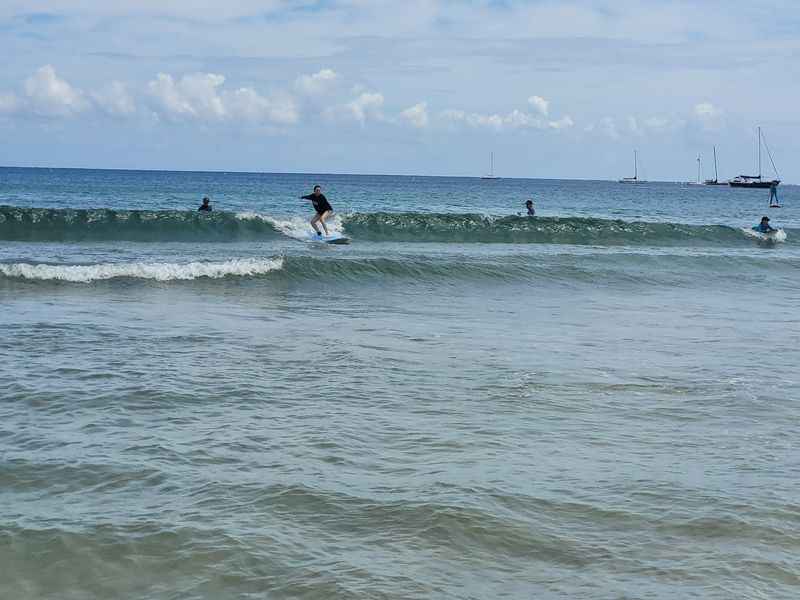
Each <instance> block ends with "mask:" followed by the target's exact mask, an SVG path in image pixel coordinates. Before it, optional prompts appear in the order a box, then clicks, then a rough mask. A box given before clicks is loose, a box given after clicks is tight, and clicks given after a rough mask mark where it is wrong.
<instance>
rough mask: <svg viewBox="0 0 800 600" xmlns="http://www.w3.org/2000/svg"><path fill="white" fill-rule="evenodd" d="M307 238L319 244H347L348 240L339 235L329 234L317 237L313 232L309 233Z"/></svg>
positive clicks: (344, 236)
mask: <svg viewBox="0 0 800 600" xmlns="http://www.w3.org/2000/svg"><path fill="white" fill-rule="evenodd" d="M308 238H309V240H310V241H312V242H320V243H322V244H349V243H350V238H349V237H347V236H346V235H343V234H341V233H336V232H334V233H331V234H329V235H317V234H316V233H315V232H313V231H312V232H310V233H309V234H308Z"/></svg>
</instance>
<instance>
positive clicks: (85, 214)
mask: <svg viewBox="0 0 800 600" xmlns="http://www.w3.org/2000/svg"><path fill="white" fill-rule="evenodd" d="M331 228H332V229H333V230H334V231H342V232H344V233H346V234H347V235H349V236H351V237H352V238H354V239H355V240H358V241H375V242H382V241H392V242H440V243H471V242H479V243H480V242H482V243H511V244H536V243H544V244H577V245H598V246H617V245H619V246H623V245H625V246H637V245H647V246H709V245H711V246H714V245H716V246H725V245H737V244H752V243H753V241H754V238H753V236H752V235H750V234H749V233H748V231H746V230H742V229H739V228H736V227H728V226H725V225H686V224H682V223H650V222H642V221H634V222H630V221H621V220H612V219H599V218H589V217H564V218H560V217H537V218H533V219H531V218H528V217H518V216H505V217H492V216H486V215H479V214H453V213H388V212H375V213H354V214H350V215H344V216H341V217H336V218H335V219H334V220H333V221H332V222H331ZM309 231H310V228H309V226H308V223H307V221H306V220H305V218H303V217H274V216H270V215H263V214H259V213H253V212H248V213H226V212H212V213H199V212H196V211H174V210H166V211H146V210H112V209H85V210H80V209H50V208H18V207H11V206H0V240H7V241H30V242H59V241H116V240H119V241H138V242H170V241H208V242H214V241H219V242H228V241H231V242H232V241H248V240H270V239H277V238H280V237H291V238H298V239H306V238H307V236H308V232H309ZM783 239H785V234H784V237H783ZM778 241H782V240H778Z"/></svg>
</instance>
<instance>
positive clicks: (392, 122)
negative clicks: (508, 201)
mask: <svg viewBox="0 0 800 600" xmlns="http://www.w3.org/2000/svg"><path fill="white" fill-rule="evenodd" d="M0 55H1V56H3V57H5V61H4V64H3V69H2V70H0V165H5V166H48V167H86V168H130V169H181V170H184V169H185V170H220V171H259V172H309V173H387V174H419V175H464V176H474V175H482V174H484V173H485V172H486V171H488V169H489V155H490V152H493V153H494V164H495V174H496V175H499V176H502V177H533V178H570V179H617V178H620V177H623V176H631V175H633V151H634V150H637V151H638V156H639V167H640V172H639V175H640V176H643V177H644V178H647V179H652V180H668V181H689V180H693V179H695V177H696V173H697V157H698V155H700V156H701V158H702V166H703V174H704V176H706V177H713V170H714V165H713V158H712V148H713V146H716V148H717V155H718V159H719V160H718V162H719V175H720V178H729V177H733V176H735V175H738V174H740V173H746V174H752V173H753V172H755V171H757V166H756V156H757V152H756V151H757V144H756V140H757V137H756V127H757V126H759V125H760V126H761V127H762V128H763V131H764V134H765V139H766V142H767V144H768V146H769V149H770V150H771V152H772V156H773V158H774V162H775V165H776V167H777V169H778V173H779V175H780V177H781V179H782V180H783V181H785V182H793V183H800V113H798V110H797V106H798V99H800V76H799V75H800V2H797V1H796V0H765V1H759V2H753V1H752V0H707V1H704V2H697V1H695V2H687V1H680V0H672V1H662V0H567V1H561V2H557V1H522V0H405V1H403V2H399V1H397V0H394V1H390V0H260V1H256V0H242V1H238V2H237V1H235V0H229V1H227V2H220V1H218V0H192V1H188V0H175V1H169V0H161V1H160V2H156V1H155V0H115V1H114V2H107V1H99V0H71V1H65V0H3V1H2V2H0ZM763 161H764V163H763V164H764V167H763V169H762V170H763V172H764V174H765V175H769V176H772V175H773V171H772V167H771V165H770V164H769V158H768V157H767V155H766V152H764V157H763Z"/></svg>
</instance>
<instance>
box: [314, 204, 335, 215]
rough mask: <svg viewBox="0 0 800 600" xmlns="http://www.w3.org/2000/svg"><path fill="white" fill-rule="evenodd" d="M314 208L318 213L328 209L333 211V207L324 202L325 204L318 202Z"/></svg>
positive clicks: (323, 212) (320, 213)
mask: <svg viewBox="0 0 800 600" xmlns="http://www.w3.org/2000/svg"><path fill="white" fill-rule="evenodd" d="M314 210H316V211H317V214H318V215H322V214H325V212H326V211H329V210H330V211H333V207H331V205H330V204H328V203H327V202H326V203H325V204H320V205H319V206H315V207H314Z"/></svg>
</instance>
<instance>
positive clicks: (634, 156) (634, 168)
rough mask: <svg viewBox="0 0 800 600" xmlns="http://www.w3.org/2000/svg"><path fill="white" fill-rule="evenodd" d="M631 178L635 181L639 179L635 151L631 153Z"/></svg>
mask: <svg viewBox="0 0 800 600" xmlns="http://www.w3.org/2000/svg"><path fill="white" fill-rule="evenodd" d="M633 178H634V179H636V180H638V179H639V171H638V167H637V165H636V150H634V151H633Z"/></svg>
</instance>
